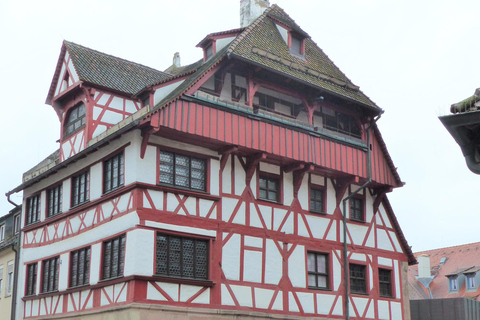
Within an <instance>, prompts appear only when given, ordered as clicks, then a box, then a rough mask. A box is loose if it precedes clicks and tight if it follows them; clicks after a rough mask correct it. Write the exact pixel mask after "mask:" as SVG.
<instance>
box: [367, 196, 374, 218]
mask: <svg viewBox="0 0 480 320" xmlns="http://www.w3.org/2000/svg"><path fill="white" fill-rule="evenodd" d="M365 193H366V195H365V221H367V222H370V221H372V220H373V219H374V216H373V199H372V196H370V192H365Z"/></svg>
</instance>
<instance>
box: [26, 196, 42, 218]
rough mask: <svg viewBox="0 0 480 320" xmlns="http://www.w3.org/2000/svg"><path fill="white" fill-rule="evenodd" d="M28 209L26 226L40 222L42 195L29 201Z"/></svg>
mask: <svg viewBox="0 0 480 320" xmlns="http://www.w3.org/2000/svg"><path fill="white" fill-rule="evenodd" d="M26 202H27V209H26V213H27V214H26V218H25V219H26V221H25V224H26V225H29V224H32V223H35V222H37V221H38V218H39V215H40V195H39V194H37V195H36V196H32V197H30V198H28V199H27V201H26Z"/></svg>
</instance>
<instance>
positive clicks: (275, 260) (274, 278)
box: [265, 239, 283, 284]
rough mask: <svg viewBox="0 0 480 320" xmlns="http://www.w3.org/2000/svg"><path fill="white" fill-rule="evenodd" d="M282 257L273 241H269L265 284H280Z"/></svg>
mask: <svg viewBox="0 0 480 320" xmlns="http://www.w3.org/2000/svg"><path fill="white" fill-rule="evenodd" d="M282 263H283V259H282V255H281V254H280V252H279V251H278V247H277V246H276V245H275V243H274V242H273V240H270V239H267V241H266V248H265V283H269V284H278V282H279V281H280V279H281V278H282Z"/></svg>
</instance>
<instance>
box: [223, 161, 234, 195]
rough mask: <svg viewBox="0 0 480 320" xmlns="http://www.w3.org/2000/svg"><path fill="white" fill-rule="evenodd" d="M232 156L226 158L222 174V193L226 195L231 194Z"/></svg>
mask: <svg viewBox="0 0 480 320" xmlns="http://www.w3.org/2000/svg"><path fill="white" fill-rule="evenodd" d="M231 157H232V155H230V156H228V159H227V162H226V164H225V167H224V169H223V172H222V192H223V193H226V194H231V193H232V175H231V172H232V161H231Z"/></svg>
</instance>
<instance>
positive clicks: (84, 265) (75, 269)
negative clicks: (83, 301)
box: [70, 247, 90, 287]
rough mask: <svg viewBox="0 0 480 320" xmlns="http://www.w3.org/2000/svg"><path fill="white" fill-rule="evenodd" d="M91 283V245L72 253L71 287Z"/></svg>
mask: <svg viewBox="0 0 480 320" xmlns="http://www.w3.org/2000/svg"><path fill="white" fill-rule="evenodd" d="M89 283H90V247H88V248H83V249H79V250H76V251H72V253H70V287H78V286H83V285H87V284H89Z"/></svg>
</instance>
